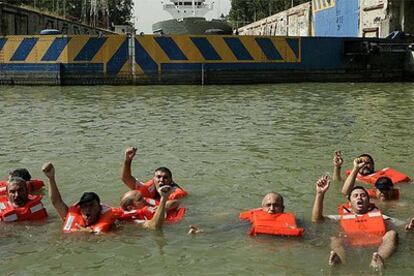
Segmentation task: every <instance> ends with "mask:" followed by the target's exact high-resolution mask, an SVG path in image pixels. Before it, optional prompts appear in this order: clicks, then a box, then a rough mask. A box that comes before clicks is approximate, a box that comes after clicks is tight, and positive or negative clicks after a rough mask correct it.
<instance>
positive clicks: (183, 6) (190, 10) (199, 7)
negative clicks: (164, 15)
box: [161, 0, 213, 21]
mask: <svg viewBox="0 0 414 276" xmlns="http://www.w3.org/2000/svg"><path fill="white" fill-rule="evenodd" d="M170 2H171V3H168V4H164V2H161V3H162V4H164V5H163V9H164V10H165V11H167V12H168V13H169V14H171V15H172V17H173V18H174V19H176V20H179V21H180V20H182V19H183V18H186V17H204V16H205V15H206V14H207V13H208V12H209V11H210V10H212V9H213V3H211V4H206V3H204V2H205V0H192V1H189V0H187V1H183V0H170Z"/></svg>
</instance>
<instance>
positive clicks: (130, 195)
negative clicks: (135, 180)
mask: <svg viewBox="0 0 414 276" xmlns="http://www.w3.org/2000/svg"><path fill="white" fill-rule="evenodd" d="M158 205H159V201H157V200H154V199H151V198H145V197H143V196H142V194H141V192H139V191H137V190H132V191H128V192H126V193H125V194H124V195H123V196H122V197H121V202H120V206H121V208H122V210H124V211H125V213H124V214H125V215H124V216H123V219H125V220H128V219H151V218H152V217H153V216H154V214H155V211H156V210H157V207H158ZM178 206H179V201H178V200H168V201H167V202H166V205H165V209H166V211H167V212H168V211H169V210H173V209H177V208H178ZM128 214H129V215H128Z"/></svg>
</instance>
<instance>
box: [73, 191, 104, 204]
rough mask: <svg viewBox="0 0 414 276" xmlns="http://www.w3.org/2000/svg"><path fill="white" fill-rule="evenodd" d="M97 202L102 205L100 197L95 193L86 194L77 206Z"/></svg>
mask: <svg viewBox="0 0 414 276" xmlns="http://www.w3.org/2000/svg"><path fill="white" fill-rule="evenodd" d="M94 200H96V201H97V202H98V204H101V199H100V198H99V196H98V195H97V194H96V193H94V192H84V193H83V195H82V196H81V198H80V199H79V201H78V202H77V203H76V205H81V204H83V203H87V202H91V201H94Z"/></svg>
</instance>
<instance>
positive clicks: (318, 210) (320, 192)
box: [312, 176, 330, 222]
mask: <svg viewBox="0 0 414 276" xmlns="http://www.w3.org/2000/svg"><path fill="white" fill-rule="evenodd" d="M329 185H330V180H329V178H328V176H322V177H321V178H319V179H318V181H316V196H315V202H314V203H313V208H312V222H321V221H323V220H324V217H323V200H324V197H325V193H326V191H327V190H328V189H329Z"/></svg>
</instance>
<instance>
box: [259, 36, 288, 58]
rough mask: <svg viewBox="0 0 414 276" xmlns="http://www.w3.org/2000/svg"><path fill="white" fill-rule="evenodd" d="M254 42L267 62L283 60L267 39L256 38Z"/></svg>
mask: <svg viewBox="0 0 414 276" xmlns="http://www.w3.org/2000/svg"><path fill="white" fill-rule="evenodd" d="M256 42H257V44H259V46H260V48H261V49H262V51H263V53H264V54H265V55H266V58H267V59H268V60H283V58H282V56H281V55H280V53H279V51H278V50H277V49H276V47H275V46H274V45H273V43H272V41H271V40H270V39H269V38H256Z"/></svg>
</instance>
